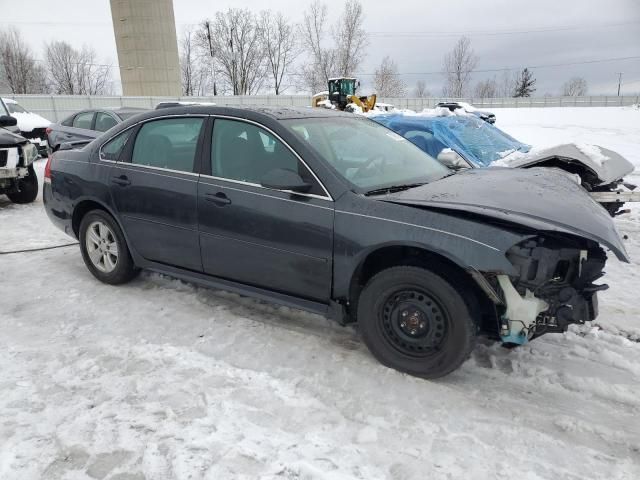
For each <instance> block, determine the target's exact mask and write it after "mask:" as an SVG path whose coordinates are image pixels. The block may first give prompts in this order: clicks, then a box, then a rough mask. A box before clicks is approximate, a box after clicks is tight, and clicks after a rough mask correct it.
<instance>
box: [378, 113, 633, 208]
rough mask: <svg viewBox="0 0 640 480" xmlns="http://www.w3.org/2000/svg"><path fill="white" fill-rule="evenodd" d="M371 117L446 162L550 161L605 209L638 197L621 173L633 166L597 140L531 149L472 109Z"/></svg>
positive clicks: (476, 164) (548, 163) (530, 164)
mask: <svg viewBox="0 0 640 480" xmlns="http://www.w3.org/2000/svg"><path fill="white" fill-rule="evenodd" d="M370 118H371V119H372V120H374V121H376V122H378V123H380V124H382V125H384V126H386V127H388V128H390V129H391V130H393V131H394V132H396V133H398V134H400V135H402V136H403V137H404V138H406V139H407V140H409V141H410V142H412V143H413V144H415V145H416V146H418V147H419V148H420V149H421V150H422V151H424V152H426V153H428V154H429V155H431V156H432V157H433V158H436V159H438V160H439V161H440V162H441V163H443V164H444V165H446V166H447V167H449V168H452V169H454V170H458V169H461V168H483V167H490V166H509V167H518V168H530V167H551V168H555V169H561V170H564V171H566V172H568V173H570V174H572V175H574V178H576V179H578V177H579V182H580V183H581V184H582V186H583V187H584V188H585V189H586V190H587V191H588V192H590V195H591V197H592V198H593V199H594V200H596V201H597V202H600V203H601V204H602V206H603V207H604V208H605V209H606V210H607V211H608V212H609V214H610V215H612V216H616V215H619V214H621V213H626V212H627V211H628V210H626V209H624V208H623V207H624V205H625V203H626V202H638V201H640V191H639V190H636V187H635V185H632V184H631V183H629V182H628V181H626V180H625V179H624V177H625V176H626V175H628V174H629V173H631V172H632V171H633V170H634V166H633V164H632V163H631V162H629V161H628V160H627V159H625V158H624V157H622V156H621V155H619V154H618V153H616V152H613V151H611V150H609V149H606V148H603V147H598V146H596V145H582V144H581V145H576V144H571V143H569V144H564V145H557V146H554V147H549V148H544V149H541V148H535V149H532V148H531V147H530V146H529V145H526V144H524V143H522V142H519V141H518V140H516V139H515V138H513V137H512V136H510V135H508V134H507V133H505V132H503V131H502V130H500V129H499V128H496V127H494V126H493V125H491V124H489V123H487V122H485V121H483V120H481V119H479V118H478V117H476V116H473V115H458V114H439V113H438V111H434V114H432V115H429V114H419V115H415V114H413V115H406V114H393V115H377V116H371V117H370Z"/></svg>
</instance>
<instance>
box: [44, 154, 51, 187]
mask: <svg viewBox="0 0 640 480" xmlns="http://www.w3.org/2000/svg"><path fill="white" fill-rule="evenodd" d="M44 181H45V183H51V154H49V156H48V157H47V164H46V165H45V167H44Z"/></svg>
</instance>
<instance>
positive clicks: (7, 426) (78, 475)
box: [0, 108, 640, 480]
mask: <svg viewBox="0 0 640 480" xmlns="http://www.w3.org/2000/svg"><path fill="white" fill-rule="evenodd" d="M495 113H496V114H497V117H498V123H497V125H498V126H500V127H501V128H504V129H506V130H507V131H508V132H509V133H511V134H512V135H514V136H515V137H516V138H518V139H521V140H523V141H526V142H528V143H532V144H536V145H542V144H551V143H560V142H564V141H566V140H571V141H577V142H579V143H596V144H600V145H602V146H605V147H608V148H611V149H613V150H617V151H619V152H621V153H623V154H625V155H626V156H628V158H630V159H631V160H632V161H634V163H635V164H636V165H638V167H640V111H637V110H635V111H634V110H631V109H629V110H624V109H618V108H608V109H605V108H599V109H595V108H594V109H586V108H580V109H568V108H562V109H537V110H534V109H531V110H526V109H517V110H506V109H505V110H496V112H495ZM42 163H43V162H42V161H40V162H39V165H38V169H39V172H40V173H41V172H42V168H43V165H42ZM636 180H640V178H637V177H636ZM617 223H618V227H619V229H620V230H621V232H622V233H624V234H626V235H628V237H629V240H628V241H627V247H628V250H629V253H630V254H631V256H632V257H633V259H634V260H633V262H634V263H632V264H631V265H625V264H620V263H619V262H617V261H616V260H615V259H611V260H610V264H609V266H608V268H607V270H608V274H607V276H606V282H607V283H609V284H610V285H611V289H610V290H609V291H607V292H604V293H603V294H602V295H601V297H600V310H601V312H600V317H599V319H598V320H597V322H594V324H592V325H586V326H582V327H575V328H572V329H571V330H570V331H569V332H568V333H566V334H563V335H561V334H552V335H546V336H543V337H542V338H540V339H537V340H535V341H534V342H532V343H531V344H529V345H528V346H525V347H523V348H519V349H516V350H511V351H509V350H505V349H503V348H501V347H499V346H497V345H493V344H488V343H482V344H480V345H479V346H478V348H477V349H476V350H475V351H474V352H473V355H472V357H471V359H470V360H469V361H467V362H466V363H465V364H464V366H463V367H462V368H461V369H460V370H458V371H457V372H455V373H454V374H452V375H450V376H449V377H447V378H445V379H442V380H439V381H424V380H419V379H415V378H412V377H409V376H406V375H403V374H400V373H397V372H395V371H393V370H389V369H387V368H385V367H383V366H381V365H379V364H378V363H377V362H376V361H375V360H374V359H373V358H372V357H371V355H369V353H368V352H367V350H366V349H365V347H364V345H363V344H362V343H361V342H360V340H359V339H358V336H357V333H356V332H355V331H354V330H353V329H350V328H346V329H345V328H341V327H338V326H335V325H333V324H331V323H330V322H328V321H326V320H324V319H322V318H320V317H317V316H314V315H310V314H306V313H301V312H298V311H295V310H291V309H287V308H281V307H274V306H271V305H268V304H265V303H260V302H256V301H253V300H249V299H246V298H241V297H239V296H237V295H232V294H228V293H224V292H220V291H213V290H209V289H205V288H199V287H196V286H193V285H190V284H187V283H183V282H180V281H177V280H173V279H171V278H168V277H163V276H159V275H156V274H143V275H142V276H141V277H140V278H138V279H136V280H135V281H134V282H133V283H132V284H130V285H127V286H121V287H110V286H107V285H103V284H101V283H99V282H98V281H96V280H95V279H94V278H93V277H92V276H91V275H90V274H89V272H88V271H87V270H86V268H85V267H84V264H83V263H82V259H81V257H80V254H79V252H78V248H77V247H75V246H74V247H67V248H61V249H55V250H48V251H41V252H33V253H22V254H11V255H0V372H1V373H0V479H2V480H13V479H16V480H18V479H20V480H25V479H40V478H42V479H70V480H71V479H73V480H77V479H107V480H116V479H118V480H125V479H126V480H140V479H154V480H155V479H169V478H180V479H182V478H192V479H222V478H247V479H249V478H264V479H332V480H334V479H356V478H359V479H367V480H370V479H386V478H390V479H403V480H405V479H406V480H409V479H426V478H429V479H449V478H469V479H480V478H505V479H506V478H521V479H531V480H534V479H536V480H537V479H553V480H558V479H576V480H578V479H579V480H584V479H592V478H593V479H602V478H608V479H630V480H631V479H637V478H640V302H638V292H640V269H639V268H638V265H639V264H640V208H634V210H633V212H632V213H631V214H630V215H627V216H626V218H625V219H620V220H618V221H617ZM69 241H70V239H69V238H68V237H65V236H64V235H63V234H62V233H61V232H58V231H57V230H56V229H55V228H54V227H53V226H51V225H50V223H49V221H48V219H47V218H46V215H45V214H44V211H43V209H42V203H41V200H38V201H37V202H36V203H35V204H33V205H28V206H16V205H12V204H10V203H9V202H8V201H7V199H6V198H5V197H1V196H0V251H8V250H14V249H16V250H17V249H24V248H29V247H40V246H46V245H56V244H62V243H67V242H69Z"/></svg>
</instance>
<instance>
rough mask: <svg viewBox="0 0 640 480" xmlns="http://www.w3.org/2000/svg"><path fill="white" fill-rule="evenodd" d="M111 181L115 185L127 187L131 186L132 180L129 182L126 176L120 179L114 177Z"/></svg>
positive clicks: (121, 176)
mask: <svg viewBox="0 0 640 480" xmlns="http://www.w3.org/2000/svg"><path fill="white" fill-rule="evenodd" d="M111 181H112V182H113V183H115V184H116V185H120V186H121V187H126V186H128V185H131V180H129V179H128V178H127V176H126V175H120V176H119V177H113V178H112V179H111Z"/></svg>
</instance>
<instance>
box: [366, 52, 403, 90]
mask: <svg viewBox="0 0 640 480" xmlns="http://www.w3.org/2000/svg"><path fill="white" fill-rule="evenodd" d="M373 88H374V89H375V92H376V93H377V94H378V95H379V96H381V97H404V96H405V94H406V91H407V88H406V85H405V83H404V81H403V80H402V78H400V76H399V75H398V65H397V64H396V62H394V61H393V60H392V59H391V57H389V56H386V57H384V58H383V59H382V63H380V66H379V67H378V68H376V71H375V74H374V77H373Z"/></svg>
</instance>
